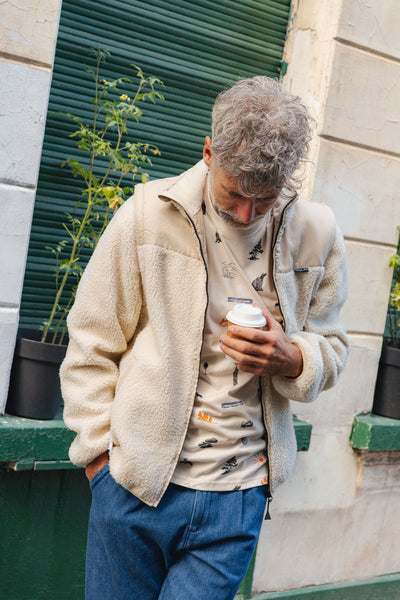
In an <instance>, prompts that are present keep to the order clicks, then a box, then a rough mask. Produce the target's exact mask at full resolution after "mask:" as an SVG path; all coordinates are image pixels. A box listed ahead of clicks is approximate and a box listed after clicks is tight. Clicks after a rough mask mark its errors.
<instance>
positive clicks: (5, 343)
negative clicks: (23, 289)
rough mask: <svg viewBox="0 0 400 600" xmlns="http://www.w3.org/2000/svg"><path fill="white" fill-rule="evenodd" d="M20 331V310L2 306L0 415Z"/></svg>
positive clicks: (0, 317) (2, 410)
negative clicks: (18, 330)
mask: <svg viewBox="0 0 400 600" xmlns="http://www.w3.org/2000/svg"><path fill="white" fill-rule="evenodd" d="M17 329H18V310H17V309H16V308H4V307H1V306H0V414H2V413H3V412H4V408H5V405H6V401H7V394H8V383H9V379H10V371H11V364H12V359H13V355H14V346H15V339H16V335H17Z"/></svg>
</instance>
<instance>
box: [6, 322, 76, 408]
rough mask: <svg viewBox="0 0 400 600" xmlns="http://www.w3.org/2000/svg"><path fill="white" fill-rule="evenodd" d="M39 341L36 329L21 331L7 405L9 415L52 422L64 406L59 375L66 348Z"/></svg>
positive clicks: (38, 332) (15, 353)
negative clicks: (62, 405)
mask: <svg viewBox="0 0 400 600" xmlns="http://www.w3.org/2000/svg"><path fill="white" fill-rule="evenodd" d="M40 338H41V332H40V331H37V330H34V329H19V331H18V337H17V343H16V345H15V352H14V360H13V365H12V369H11V377H10V387H9V392H8V400H7V405H6V413H8V414H10V415H17V416H19V417H27V418H29V419H53V418H54V416H55V414H56V412H57V410H58V408H59V406H60V404H61V389H60V380H59V375H58V372H59V369H60V365H61V362H62V360H63V358H64V356H65V352H66V349H67V346H66V345H61V346H59V345H56V344H50V343H47V342H41V341H40Z"/></svg>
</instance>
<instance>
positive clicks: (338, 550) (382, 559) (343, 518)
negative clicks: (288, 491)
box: [252, 485, 400, 594]
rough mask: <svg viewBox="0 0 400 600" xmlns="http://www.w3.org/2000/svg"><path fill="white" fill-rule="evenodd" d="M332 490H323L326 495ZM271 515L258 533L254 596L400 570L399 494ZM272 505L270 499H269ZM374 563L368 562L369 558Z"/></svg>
mask: <svg viewBox="0 0 400 600" xmlns="http://www.w3.org/2000/svg"><path fill="white" fill-rule="evenodd" d="M331 490H332V486H331V485H329V487H328V488H327V490H326V494H327V495H328V494H329V493H330V491H331ZM293 494H294V495H295V499H296V500H297V505H298V507H299V510H293V511H288V512H284V513H282V514H274V513H273V516H272V521H266V522H265V523H264V524H263V527H262V530H261V536H260V540H259V543H258V547H257V557H256V563H255V570H254V578H253V590H252V592H253V594H256V593H261V592H269V591H275V590H289V589H296V588H300V587H306V586H312V585H323V584H327V583H335V582H339V581H348V580H358V579H366V578H370V577H374V576H379V575H383V574H386V573H396V572H398V571H399V570H400V555H399V552H398V540H399V535H400V519H399V517H398V506H399V502H400V493H399V491H398V490H397V489H395V488H393V489H391V488H390V487H389V488H388V487H387V486H384V487H383V488H382V489H381V490H380V491H376V492H375V493H372V494H359V496H357V497H356V499H355V502H354V503H353V504H352V505H351V506H347V507H345V508H341V507H337V508H334V507H332V508H321V509H318V507H317V508H316V509H314V510H312V511H308V512H306V513H303V512H301V506H302V502H303V495H304V491H303V489H301V488H297V489H296V490H293ZM274 502H275V499H274ZM371 557H373V559H372V558H371Z"/></svg>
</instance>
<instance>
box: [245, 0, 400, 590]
mask: <svg viewBox="0 0 400 600" xmlns="http://www.w3.org/2000/svg"><path fill="white" fill-rule="evenodd" d="M399 33H400V10H399V6H398V2H397V0H385V2H381V1H379V0H335V1H333V2H321V1H320V0H299V2H296V3H294V6H293V11H292V21H291V24H290V29H289V34H288V41H287V44H286V50H285V59H286V61H287V62H288V65H289V66H288V71H287V74H286V78H285V82H286V85H287V87H288V88H289V89H291V90H292V91H293V92H295V93H297V94H299V95H300V96H302V97H303V98H304V99H305V101H306V102H307V103H308V104H309V106H310V107H311V109H312V111H313V114H314V116H315V118H316V121H317V133H318V135H317V136H316V138H315V140H314V143H313V147H312V153H311V158H312V162H310V163H309V164H308V165H307V171H306V180H305V183H304V189H303V193H304V195H305V196H307V197H309V198H310V199H311V200H313V201H315V202H325V203H327V204H328V205H329V206H331V207H332V209H333V210H334V212H335V214H336V217H337V220H338V222H339V225H340V227H341V229H342V231H343V233H344V235H345V238H346V247H347V254H348V263H349V299H348V302H347V305H346V307H345V309H344V311H343V316H344V321H345V324H346V327H347V329H348V332H349V336H350V340H351V345H352V348H351V353H350V358H349V362H348V365H347V367H346V370H345V372H344V374H343V375H342V378H341V380H340V382H339V384H338V385H337V387H336V388H335V389H333V390H331V391H328V392H325V393H323V394H322V395H321V397H320V398H319V399H318V400H317V402H316V403H314V404H312V405H302V404H301V403H293V412H294V413H295V414H296V415H298V416H299V417H300V418H303V419H305V420H307V421H309V422H311V423H312V425H313V433H312V438H311V445H310V450H309V451H308V452H307V453H299V454H298V459H297V464H296V468H295V471H294V474H293V476H292V478H291V479H290V480H289V482H288V483H286V484H285V485H284V486H282V488H281V489H279V490H278V491H277V493H276V497H275V498H274V501H273V503H272V506H271V509H272V521H271V522H267V523H265V524H264V527H263V529H262V533H261V538H260V542H259V546H258V554H257V560H256V567H255V572H254V582H253V584H254V592H261V591H270V590H279V589H288V588H298V587H302V586H308V585H316V584H323V583H329V582H336V581H343V580H349V579H361V578H366V577H372V576H374V575H379V574H384V573H391V572H396V571H400V558H399V555H398V553H396V552H395V551H394V547H395V544H396V543H397V542H396V539H398V535H399V533H400V521H399V518H398V516H397V515H398V510H397V509H396V506H398V504H399V501H400V481H399V470H398V464H397V460H394V459H392V460H390V461H386V462H385V460H384V459H383V458H382V456H381V455H379V456H378V455H376V456H374V455H372V453H371V454H370V455H368V457H367V459H366V460H364V459H363V458H362V457H360V456H358V455H356V453H355V452H354V451H353V450H352V449H351V448H350V447H349V435H350V431H351V425H352V420H353V417H354V415H355V414H357V413H359V412H361V411H370V410H371V407H372V401H373V392H374V386H375V380H376V372H377V366H378V361H379V356H380V349H381V343H382V333H383V330H384V324H385V317H386V311H387V303H388V297H389V288H390V281H391V272H390V269H389V268H388V258H389V256H390V255H391V254H393V252H394V250H395V246H396V243H397V237H398V232H397V230H396V226H397V225H400V202H399V195H400V192H399V190H400V186H399V184H400V119H399V106H400V61H399V59H400V35H399ZM371 552H372V554H371Z"/></svg>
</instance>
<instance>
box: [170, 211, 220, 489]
mask: <svg viewBox="0 0 400 600" xmlns="http://www.w3.org/2000/svg"><path fill="white" fill-rule="evenodd" d="M171 201H172V202H173V204H174V206H176V208H177V209H178V210H179V212H180V213H181V214H182V213H184V215H185V216H186V218H187V219H188V220H189V221H190V223H191V225H192V227H193V231H194V233H195V235H196V238H197V241H198V243H199V248H200V254H201V258H202V260H203V264H204V269H205V272H206V299H207V302H206V308H205V311H204V317H203V335H202V338H203V340H204V329H205V323H206V314H207V308H208V302H209V297H208V269H207V263H206V259H205V256H204V252H203V247H202V245H201V240H200V236H199V234H198V232H197V229H196V225H195V224H194V222H193V220H192V218H191V217H190V216H189V214H188V213H187V212H186V210H185V209H184V208H183V206H181V205H180V204H178V203H177V202H176V201H174V200H171ZM202 347H203V341H202V343H201V348H202ZM201 348H200V355H199V365H200V357H201ZM194 399H195V394H194V395H193V398H192V404H191V407H190V412H189V417H188V419H187V421H186V429H185V435H184V436H183V438H182V440H181V443H180V446H179V450H178V453H177V455H176V458H175V462H174V466H173V469H172V471H171V475H170V477H168V479H167V481H166V483H165V485H164V488H163V490H162V494H164V492H165V490H166V489H167V487H168V485H169V483H170V481H171V478H172V476H173V474H174V472H175V467H176V465H177V463H178V460H179V456H180V454H181V452H182V448H183V444H184V443H185V439H186V435H187V430H188V427H189V421H190V416H191V414H192V411H193V404H194Z"/></svg>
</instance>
